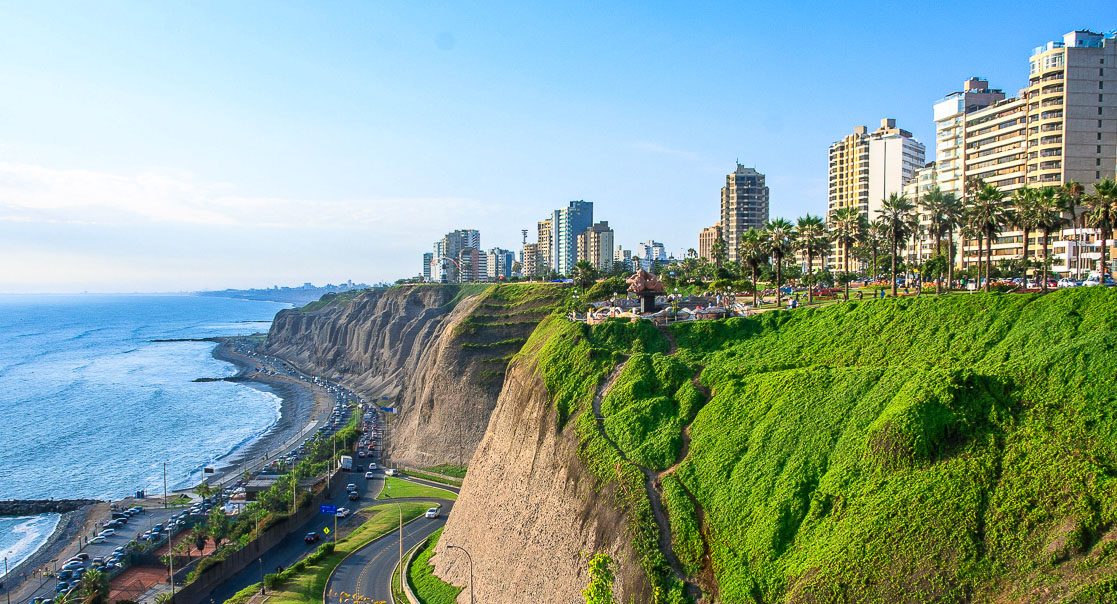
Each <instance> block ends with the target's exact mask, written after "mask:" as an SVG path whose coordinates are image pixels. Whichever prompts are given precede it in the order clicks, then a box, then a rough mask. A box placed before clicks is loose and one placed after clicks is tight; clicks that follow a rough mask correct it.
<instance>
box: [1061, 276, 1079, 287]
mask: <svg viewBox="0 0 1117 604" xmlns="http://www.w3.org/2000/svg"><path fill="white" fill-rule="evenodd" d="M1056 287H1058V288H1059V289H1067V288H1071V287H1078V282H1077V281H1075V280H1074V279H1071V278H1070V277H1063V278H1062V279H1059V283H1058V284H1057V285H1056Z"/></svg>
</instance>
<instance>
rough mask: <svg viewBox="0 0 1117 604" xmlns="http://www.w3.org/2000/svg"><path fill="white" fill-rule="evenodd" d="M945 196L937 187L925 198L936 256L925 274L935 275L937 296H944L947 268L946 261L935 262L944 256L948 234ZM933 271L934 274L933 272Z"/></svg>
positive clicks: (926, 213) (926, 267)
mask: <svg viewBox="0 0 1117 604" xmlns="http://www.w3.org/2000/svg"><path fill="white" fill-rule="evenodd" d="M944 197H945V195H944V194H943V192H942V189H940V188H939V187H935V188H933V189H931V190H930V191H928V192H927V194H926V195H924V196H923V202H922V203H923V214H924V215H925V216H927V220H928V222H930V230H929V234H930V235H931V238H932V239H934V241H935V248H934V249H935V253H934V256H933V257H932V258H931V259H930V260H928V261H927V262H925V263H924V264H923V274H924V275H926V274H928V273H929V272H931V274H934V275H935V294H936V295H940V294H942V278H943V272H944V269H945V268H946V264H947V263H946V261H943V262H935V260H936V259H938V258H941V257H942V256H943V252H942V237H943V235H945V234H946V224H947V218H946V209H945V201H944ZM932 271H933V272H932Z"/></svg>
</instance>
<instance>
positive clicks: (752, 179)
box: [719, 162, 769, 262]
mask: <svg viewBox="0 0 1117 604" xmlns="http://www.w3.org/2000/svg"><path fill="white" fill-rule="evenodd" d="M764 182H765V178H764V175H763V174H761V173H760V172H757V171H756V170H755V169H754V168H746V167H744V166H742V165H741V164H740V162H738V163H737V169H736V170H734V171H733V172H732V173H731V174H728V175H727V176H726V177H725V186H724V187H722V189H721V222H720V223H719V224H721V228H722V235H723V237H724V239H725V244H726V251H727V252H728V259H729V261H731V262H732V261H735V260H737V259H738V255H737V244H738V242H739V241H740V240H741V235H742V234H743V233H744V232H745V231H747V230H749V229H750V228H755V229H761V228H764V223H766V222H768V202H769V200H768V193H769V192H768V187H767V186H766V185H765V184H764Z"/></svg>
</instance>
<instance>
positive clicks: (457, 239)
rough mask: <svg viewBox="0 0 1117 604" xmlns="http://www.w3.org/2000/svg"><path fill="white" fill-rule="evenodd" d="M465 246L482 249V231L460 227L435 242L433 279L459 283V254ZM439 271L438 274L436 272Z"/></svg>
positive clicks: (460, 279)
mask: <svg viewBox="0 0 1117 604" xmlns="http://www.w3.org/2000/svg"><path fill="white" fill-rule="evenodd" d="M465 248H473V249H475V250H479V249H481V232H480V231H478V230H476V229H459V230H456V231H452V232H450V233H446V235H444V236H443V237H442V239H439V240H438V241H436V242H434V254H433V257H434V259H433V267H432V270H431V279H434V280H437V281H439V282H441V283H459V282H461V281H462V278H461V275H460V274H459V270H458V264H456V262H455V261H457V260H458V256H459V255H460V254H461V251H462V250H463V249H465ZM435 273H437V274H435Z"/></svg>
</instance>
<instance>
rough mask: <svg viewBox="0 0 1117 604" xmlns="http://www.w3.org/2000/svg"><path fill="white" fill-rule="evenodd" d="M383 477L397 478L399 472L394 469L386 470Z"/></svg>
mask: <svg viewBox="0 0 1117 604" xmlns="http://www.w3.org/2000/svg"><path fill="white" fill-rule="evenodd" d="M384 475H385V476H399V470H397V469H395V468H388V469H387V470H384Z"/></svg>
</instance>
